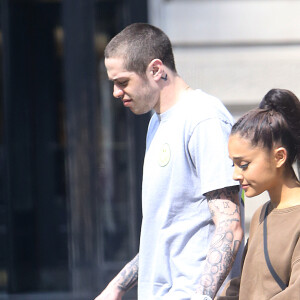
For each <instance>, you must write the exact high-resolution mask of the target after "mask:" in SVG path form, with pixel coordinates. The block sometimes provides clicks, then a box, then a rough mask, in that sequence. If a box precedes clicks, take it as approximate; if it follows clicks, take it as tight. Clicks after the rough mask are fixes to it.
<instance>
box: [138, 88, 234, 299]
mask: <svg viewBox="0 0 300 300" xmlns="http://www.w3.org/2000/svg"><path fill="white" fill-rule="evenodd" d="M232 123H233V121H232V117H231V115H230V114H229V112H228V111H227V110H226V108H225V107H224V106H223V104H222V103H221V102H220V101H219V100H218V99H216V98H214V97H212V96H210V95H207V94H205V93H204V92H202V91H200V90H195V91H188V92H185V94H184V97H182V98H181V99H180V100H179V101H178V102H177V103H176V105H174V106H173V107H172V108H171V109H169V110H168V111H166V112H165V113H163V114H160V115H158V114H154V115H153V116H152V118H151V120H150V123H149V128H148V133H147V145H146V154H145V160H144V173H143V188H142V190H143V193H142V207H143V221H142V229H141V239H140V251H139V280H138V298H139V299H140V300H148V299H149V300H150V299H151V300H153V299H155V300H157V299H163V300H169V299H170V300H171V299H172V300H177V299H178V300H179V299H180V300H184V299H190V296H191V295H192V294H193V292H194V291H195V289H196V287H197V285H198V284H199V278H200V276H201V267H203V262H204V260H205V258H206V255H207V252H208V247H209V244H210V240H211V237H212V235H213V233H214V230H215V226H214V223H213V222H212V219H211V214H210V212H209V209H208V205H207V201H206V199H205V197H204V196H203V194H204V193H206V192H209V191H213V190H216V189H220V188H223V187H226V186H233V185H238V183H237V182H235V181H233V179H232V172H233V169H232V162H231V160H230V159H229V157H228V151H227V141H228V136H229V133H230V130H231V126H232Z"/></svg>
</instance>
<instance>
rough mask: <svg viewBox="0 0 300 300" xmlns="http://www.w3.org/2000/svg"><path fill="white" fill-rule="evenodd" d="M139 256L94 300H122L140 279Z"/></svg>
mask: <svg viewBox="0 0 300 300" xmlns="http://www.w3.org/2000/svg"><path fill="white" fill-rule="evenodd" d="M138 269H139V255H138V254H137V255H136V256H135V258H134V259H133V260H131V261H130V262H129V263H128V264H127V265H126V266H125V267H124V268H123V269H122V270H121V272H120V273H119V274H118V275H117V276H116V277H115V278H114V279H113V280H112V281H111V282H110V283H109V284H108V286H107V287H106V288H105V289H104V290H103V292H102V293H101V294H100V295H99V296H98V297H96V298H95V299H94V300H122V297H123V295H124V294H125V293H126V292H127V291H128V290H130V289H131V288H132V287H134V286H135V285H136V283H137V279H138Z"/></svg>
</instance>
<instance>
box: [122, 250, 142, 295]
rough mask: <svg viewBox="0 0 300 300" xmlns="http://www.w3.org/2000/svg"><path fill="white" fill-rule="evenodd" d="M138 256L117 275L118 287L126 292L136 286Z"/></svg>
mask: <svg viewBox="0 0 300 300" xmlns="http://www.w3.org/2000/svg"><path fill="white" fill-rule="evenodd" d="M138 269H139V255H138V254H137V255H136V256H135V257H134V258H133V259H132V260H131V261H130V262H129V263H128V264H127V265H126V266H125V267H124V268H123V269H122V271H121V272H120V273H119V276H118V277H119V278H118V287H119V289H121V290H122V291H124V292H127V291H128V290H129V289H131V288H132V287H133V286H135V285H136V283H137V279H138Z"/></svg>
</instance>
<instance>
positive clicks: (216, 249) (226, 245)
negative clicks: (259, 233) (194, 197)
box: [197, 186, 243, 298]
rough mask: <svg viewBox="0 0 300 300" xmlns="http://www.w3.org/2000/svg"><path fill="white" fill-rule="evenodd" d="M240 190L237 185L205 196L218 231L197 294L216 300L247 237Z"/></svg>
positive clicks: (209, 251) (212, 242)
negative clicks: (240, 205)
mask: <svg viewBox="0 0 300 300" xmlns="http://www.w3.org/2000/svg"><path fill="white" fill-rule="evenodd" d="M238 191H239V187H237V186H236V187H235V186H233V187H227V188H223V189H220V190H216V191H212V192H209V193H207V194H205V196H206V198H207V201H208V205H209V209H210V212H211V215H212V219H213V221H214V223H215V225H216V230H215V233H214V236H213V238H212V241H211V243H210V247H209V250H208V254H207V257H206V261H205V268H204V272H203V274H202V275H201V279H200V283H199V287H198V289H197V292H199V293H201V294H203V295H209V296H210V297H212V298H213V297H214V296H215V295H216V293H217V291H218V289H219V288H220V286H221V285H222V283H223V281H224V280H225V278H226V276H227V275H228V273H229V271H230V269H231V267H232V264H233V262H234V259H235V256H236V254H237V251H238V249H239V246H240V243H241V240H242V237H243V233H242V230H241V223H240V222H241V221H240V209H239V198H238Z"/></svg>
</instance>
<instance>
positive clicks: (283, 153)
mask: <svg viewBox="0 0 300 300" xmlns="http://www.w3.org/2000/svg"><path fill="white" fill-rule="evenodd" d="M287 156H288V153H287V150H286V149H285V148H284V147H279V148H276V149H275V150H274V157H275V161H276V167H277V168H280V167H281V166H283V165H284V163H285V162H286V161H287Z"/></svg>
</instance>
